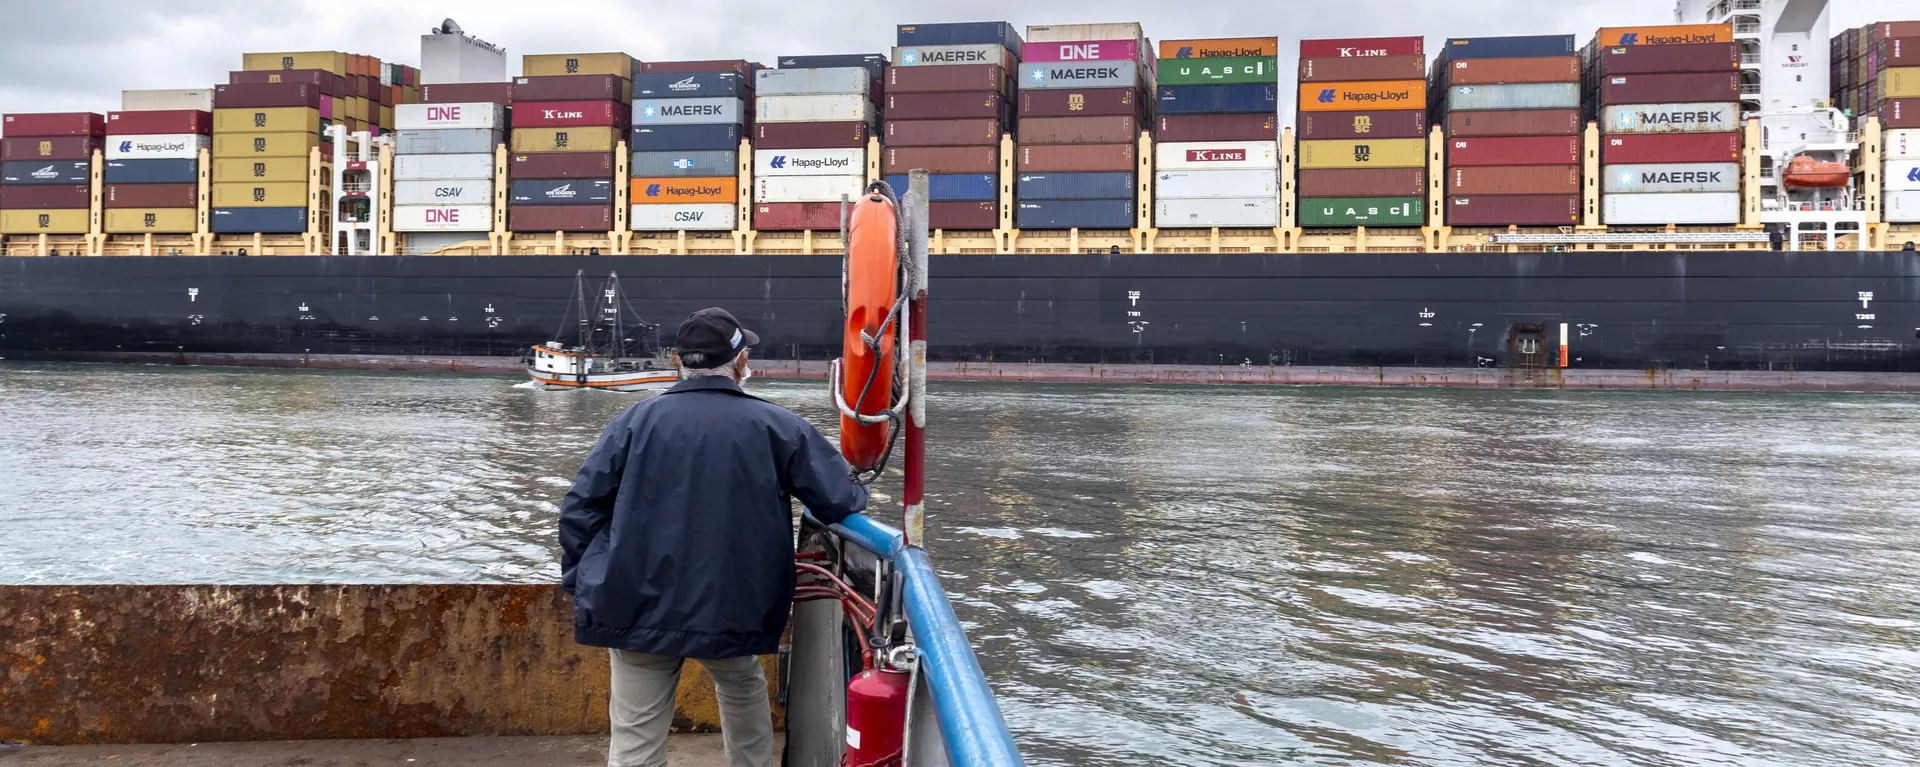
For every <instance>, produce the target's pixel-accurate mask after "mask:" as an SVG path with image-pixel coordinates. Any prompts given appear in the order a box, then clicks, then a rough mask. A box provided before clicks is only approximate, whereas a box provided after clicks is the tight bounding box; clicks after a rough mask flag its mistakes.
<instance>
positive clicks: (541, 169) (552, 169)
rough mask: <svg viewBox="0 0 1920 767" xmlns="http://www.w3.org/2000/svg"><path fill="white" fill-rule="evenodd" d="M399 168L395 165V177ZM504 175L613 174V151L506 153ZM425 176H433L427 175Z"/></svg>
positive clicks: (527, 176)
mask: <svg viewBox="0 0 1920 767" xmlns="http://www.w3.org/2000/svg"><path fill="white" fill-rule="evenodd" d="M398 170H399V169H398V167H397V166H396V168H395V171H396V177H397V172H398ZM507 176H508V177H509V178H612V177H613V153H611V152H607V153H602V154H590V153H585V152H582V153H578V154H572V153H552V152H549V153H544V154H515V155H509V156H508V157H507ZM427 178H436V177H434V176H428V177H427ZM489 178H491V176H489Z"/></svg>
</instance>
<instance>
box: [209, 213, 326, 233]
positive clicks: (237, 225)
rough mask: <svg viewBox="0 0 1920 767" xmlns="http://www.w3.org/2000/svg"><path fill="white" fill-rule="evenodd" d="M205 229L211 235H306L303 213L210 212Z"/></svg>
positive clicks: (305, 214) (305, 222)
mask: <svg viewBox="0 0 1920 767" xmlns="http://www.w3.org/2000/svg"><path fill="white" fill-rule="evenodd" d="M207 228H208V229H209V230H211V231H212V232H213V233H215V234H255V233H259V234H300V233H303V232H305V231H307V209H306V208H305V207H298V208H214V209H213V211H212V213H211V214H210V215H209V217H208V224H207Z"/></svg>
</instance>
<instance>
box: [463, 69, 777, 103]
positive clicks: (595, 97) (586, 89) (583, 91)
mask: <svg viewBox="0 0 1920 767" xmlns="http://www.w3.org/2000/svg"><path fill="white" fill-rule="evenodd" d="M651 77H666V75H652V76H651ZM649 82H651V81H649ZM511 85H512V89H513V92H512V101H514V102H520V101H620V102H631V101H633V97H634V96H635V95H638V93H637V90H636V88H635V86H634V83H633V81H632V80H628V79H627V78H625V77H619V76H615V75H566V76H562V77H520V78H516V79H514V81H513V82H512V83H511ZM435 87H442V88H444V87H446V86H444V85H442V86H435ZM690 95H714V96H725V95H726V94H676V95H673V96H664V97H663V96H650V97H649V98H686V97H687V96H690ZM733 98H739V96H738V95H735V96H733ZM503 103H504V102H503Z"/></svg>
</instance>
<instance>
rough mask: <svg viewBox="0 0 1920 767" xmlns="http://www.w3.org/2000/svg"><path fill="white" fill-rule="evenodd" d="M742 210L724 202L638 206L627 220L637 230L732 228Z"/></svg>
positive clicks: (710, 229) (722, 229) (674, 230)
mask: <svg viewBox="0 0 1920 767" xmlns="http://www.w3.org/2000/svg"><path fill="white" fill-rule="evenodd" d="M739 213H740V209H739V208H736V207H734V206H732V205H727V204H724V203H707V204H702V205H635V206H633V214H632V215H630V216H628V217H627V221H628V223H629V225H630V226H631V227H632V228H633V230H634V231H636V232H677V231H680V230H682V229H686V230H706V231H714V230H718V231H732V230H733V228H734V223H735V221H737V220H738V218H739Z"/></svg>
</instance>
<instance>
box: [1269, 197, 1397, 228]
mask: <svg viewBox="0 0 1920 767" xmlns="http://www.w3.org/2000/svg"><path fill="white" fill-rule="evenodd" d="M1426 222H1427V205H1426V200H1425V199H1424V198H1421V197H1391V196H1388V197H1322V198H1317V199H1302V200H1300V225H1301V226H1304V227H1353V226H1420V225H1421V224H1425V223H1426Z"/></svg>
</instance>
